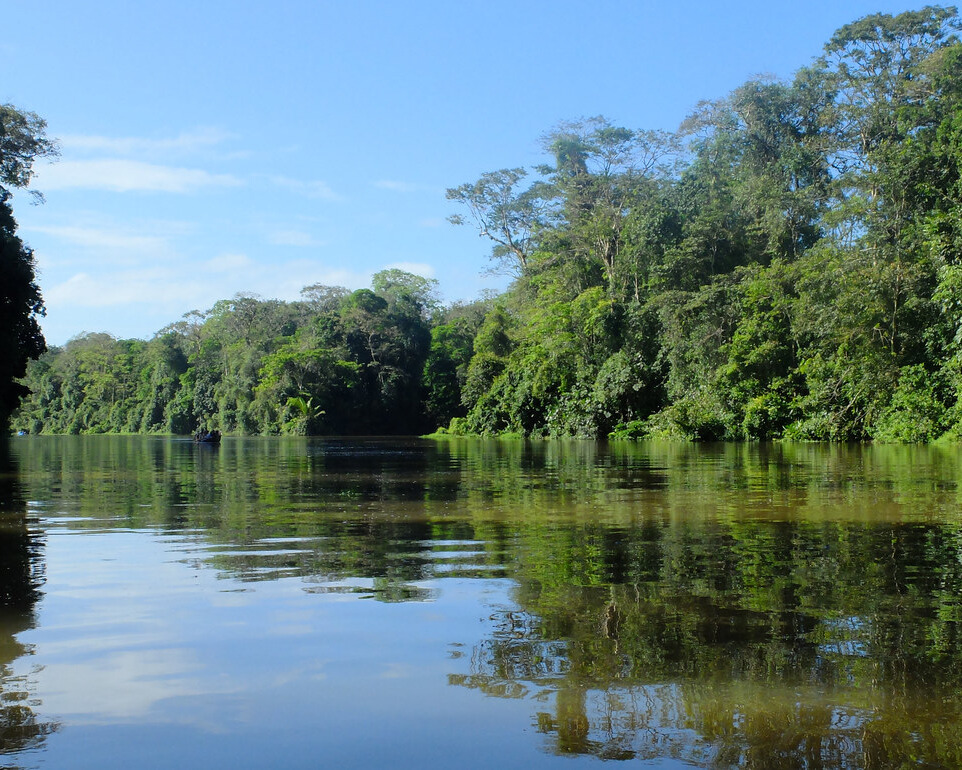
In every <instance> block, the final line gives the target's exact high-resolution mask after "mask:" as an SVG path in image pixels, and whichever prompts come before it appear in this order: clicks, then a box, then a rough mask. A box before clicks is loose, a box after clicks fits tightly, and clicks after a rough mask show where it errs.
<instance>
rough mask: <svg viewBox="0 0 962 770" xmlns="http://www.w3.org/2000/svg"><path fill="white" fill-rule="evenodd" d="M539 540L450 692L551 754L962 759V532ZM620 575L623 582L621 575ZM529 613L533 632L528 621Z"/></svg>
mask: <svg viewBox="0 0 962 770" xmlns="http://www.w3.org/2000/svg"><path fill="white" fill-rule="evenodd" d="M611 538H612V532H611V531H610V530H608V529H605V528H600V527H590V526H588V527H584V528H581V529H577V528H572V529H569V530H566V531H563V532H562V531H558V530H557V529H556V528H551V527H544V528H537V527H535V528H532V529H531V530H529V531H525V532H524V534H523V539H524V545H523V552H524V559H519V561H518V562H517V569H516V571H515V572H514V575H515V577H516V579H517V589H516V591H515V599H516V601H517V607H516V608H513V609H509V610H505V611H504V616H503V617H501V616H498V617H495V618H493V620H492V628H491V632H490V634H489V637H488V638H487V639H486V640H485V641H484V642H483V643H482V644H480V645H479V646H478V647H477V648H476V649H475V650H474V651H473V654H472V656H471V659H470V662H471V670H470V673H469V674H464V675H453V676H452V677H451V679H450V681H451V683H452V684H455V685H458V686H463V687H468V688H474V689H478V690H480V691H482V692H484V693H486V694H488V695H494V696H499V697H527V698H531V699H532V700H534V701H536V702H537V701H540V702H542V703H543V705H539V706H537V707H536V709H537V724H538V727H539V729H540V730H541V731H542V732H543V733H544V734H545V735H546V736H547V738H548V741H549V744H548V745H549V748H550V749H551V750H552V751H556V752H559V753H584V754H593V755H597V756H600V757H605V758H629V757H636V758H656V757H675V758H677V759H679V760H684V761H686V762H693V763H696V764H707V765H718V766H729V765H740V766H746V767H765V768H769V767H893V766H900V765H902V764H903V763H904V764H917V765H921V766H932V767H952V766H960V765H962V697H960V686H962V665H960V664H962V646H960V641H962V640H960V639H959V636H958V628H957V617H958V606H959V601H960V599H959V597H960V596H962V593H960V591H959V589H960V587H962V586H960V567H959V555H960V553H962V551H960V548H959V542H960V541H959V528H958V527H957V526H956V527H955V528H950V527H946V526H936V525H923V524H907V525H902V524H885V523H883V524H876V525H869V524H859V525H841V524H827V523H820V524H814V525H813V524H806V523H802V522H795V523H790V522H777V523H775V524H770V523H766V522H755V523H751V522H747V523H746V522H742V523H740V524H738V525H737V526H735V525H721V524H719V525H717V526H715V525H712V526H705V527H703V528H701V529H700V530H699V528H698V527H696V526H691V527H687V528H685V527H662V528H658V527H649V528H647V529H646V528H638V529H636V530H624V531H621V532H619V533H618V534H617V537H616V538H615V540H616V541H617V548H615V549H610V548H607V547H606V543H611ZM615 575H617V576H618V581H617V582H615V581H613V580H611V579H610V578H611V576H615ZM519 619H520V620H519Z"/></svg>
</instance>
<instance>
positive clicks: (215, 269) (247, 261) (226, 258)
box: [201, 254, 254, 273]
mask: <svg viewBox="0 0 962 770" xmlns="http://www.w3.org/2000/svg"><path fill="white" fill-rule="evenodd" d="M253 264H254V263H253V262H252V261H251V258H250V257H248V256H247V255H246V254H221V255H220V256H219V257H214V258H213V259H208V260H207V261H206V262H204V264H203V265H202V266H201V267H202V268H203V269H204V270H205V271H206V272H208V273H230V272H235V271H237V270H246V269H248V268H250V267H251V266H252V265H253Z"/></svg>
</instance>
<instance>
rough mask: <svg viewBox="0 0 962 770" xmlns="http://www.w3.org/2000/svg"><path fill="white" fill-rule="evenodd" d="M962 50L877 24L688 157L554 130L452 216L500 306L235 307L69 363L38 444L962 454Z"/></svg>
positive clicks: (35, 374) (52, 391)
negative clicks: (431, 434) (753, 445)
mask: <svg viewBox="0 0 962 770" xmlns="http://www.w3.org/2000/svg"><path fill="white" fill-rule="evenodd" d="M959 27H960V24H959V20H958V16H957V14H956V11H955V10H954V9H952V8H941V7H935V6H932V7H926V8H923V9H921V10H919V11H912V12H907V13H903V14H898V15H895V16H890V15H886V14H875V15H872V16H868V17H865V18H864V19H859V20H856V21H855V22H853V23H852V24H849V25H846V26H845V27H843V28H841V29H840V30H839V31H838V32H836V34H835V35H834V36H833V37H832V39H831V40H830V41H829V43H828V44H827V45H826V47H825V51H824V53H823V55H822V56H821V57H819V58H818V59H816V60H815V61H814V62H813V63H812V65H811V66H809V67H806V68H804V69H802V70H800V71H799V72H798V73H797V74H796V76H795V78H794V79H793V80H792V81H791V82H774V81H770V80H766V79H753V80H751V81H749V82H747V83H745V84H744V85H742V86H740V87H738V88H736V89H735V90H734V91H733V92H732V93H731V94H729V95H728V96H726V97H723V98H721V99H716V100H713V101H706V102H702V103H700V104H699V105H697V106H696V108H695V109H694V110H693V112H692V114H691V115H690V117H689V118H688V119H686V120H685V121H684V123H683V124H682V126H681V127H680V129H679V131H678V132H676V133H674V134H668V133H664V132H657V131H647V130H641V129H634V128H628V127H623V126H617V125H614V124H612V123H610V122H609V121H607V120H606V119H604V118H603V117H593V118H587V119H582V120H579V121H575V122H567V123H562V124H560V125H558V126H556V127H555V128H554V129H552V130H551V131H549V132H548V133H547V134H546V135H545V136H544V137H543V149H544V151H545V153H546V155H547V162H545V163H543V164H540V165H538V166H535V167H534V168H531V169H523V168H506V169H502V170H500V171H494V172H490V173H486V174H482V175H481V176H480V178H479V179H478V180H477V181H476V182H474V183H468V184H464V185H461V186H460V187H456V188H452V189H451V190H449V191H448V198H449V199H450V200H452V201H453V202H455V203H456V204H458V205H460V206H461V207H462V209H463V210H464V211H465V212H466V213H465V216H464V217H462V216H460V215H455V216H453V217H451V220H452V221H453V222H454V223H455V224H464V223H465V221H470V222H473V223H474V224H475V225H476V226H477V228H478V231H479V233H480V235H481V236H483V237H485V238H487V239H488V240H490V242H491V243H492V245H493V248H492V257H493V258H494V259H495V260H497V261H499V262H502V263H505V262H506V263H507V265H508V266H509V267H510V269H511V272H512V273H513V274H514V276H515V278H514V281H513V283H512V284H511V286H510V288H509V289H508V291H507V292H506V293H505V294H504V295H502V296H501V297H499V298H498V299H497V300H496V301H487V302H479V303H475V304H473V305H454V306H451V307H449V308H444V307H442V306H441V305H440V303H439V301H438V299H437V288H436V283H435V282H434V281H433V280H430V279H426V278H422V277H420V276H415V275H412V274H410V273H406V272H404V271H401V270H396V269H391V270H384V271H381V272H380V273H377V274H376V275H375V276H373V278H372V287H371V289H361V290H358V291H355V292H349V291H348V290H346V289H343V288H340V287H327V286H321V285H314V286H309V287H306V288H305V289H304V291H303V292H302V297H303V301H302V302H297V303H280V302H274V301H265V300H262V299H260V298H257V297H251V296H243V295H239V296H236V297H234V298H233V299H231V300H224V301H222V302H219V303H217V304H216V305H215V306H214V307H213V308H211V309H210V310H209V311H208V312H207V313H204V314H200V313H195V314H189V316H188V317H185V318H184V319H183V320H182V321H181V322H179V323H178V324H174V325H172V326H171V327H169V328H168V329H167V330H164V332H163V333H162V334H161V335H158V338H157V339H155V340H152V341H150V342H149V343H146V345H139V346H138V345H136V344H133V343H130V342H123V341H111V340H105V339H102V338H96V339H94V338H93V337H90V338H85V339H82V340H75V341H72V342H71V343H70V344H68V346H67V347H66V348H65V349H64V350H62V351H52V352H51V353H50V354H48V356H47V357H46V358H44V359H43V360H41V361H40V362H38V363H37V365H36V366H34V367H33V368H31V370H30V371H29V372H28V374H27V378H26V380H25V383H26V385H27V386H28V387H30V388H31V389H33V390H34V394H33V396H32V397H31V399H30V401H29V402H27V403H25V404H24V407H23V408H22V409H21V411H20V414H19V415H18V417H17V426H20V427H22V428H23V429H29V430H32V431H35V430H44V431H65V432H69V431H74V432H80V431H103V430H115V431H162V430H170V431H184V430H193V429H195V428H196V427H198V426H203V427H208V428H218V429H220V430H222V431H225V432H231V431H233V432H241V433H244V432H259V433H337V432H351V433H423V432H425V431H426V430H430V429H432V428H436V427H438V426H444V425H448V426H449V427H448V430H449V431H450V432H452V433H456V434H487V435H490V434H499V435H506V434H512V435H522V436H577V437H592V438H599V437H604V436H612V437H616V438H628V437H633V438H640V437H670V438H683V439H687V440H717V439H742V440H751V441H763V440H771V439H805V440H831V441H865V440H869V439H876V440H879V441H900V442H917V441H931V440H934V439H937V438H939V437H940V436H946V437H948V438H955V437H958V436H960V435H962V427H960V426H962V225H960V224H959V223H960V222H962V149H960V148H962V117H960V116H962V44H960V43H959V42H958V40H957V38H956V37H955V32H956V30H957V29H959ZM14 171H15V169H14ZM14 177H16V174H15V173H14ZM35 299H36V301H39V295H37V297H36V298H35ZM33 307H34V310H35V311H36V310H38V309H39V305H34V306H33ZM37 350H39V349H37Z"/></svg>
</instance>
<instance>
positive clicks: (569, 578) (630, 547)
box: [22, 437, 962, 767]
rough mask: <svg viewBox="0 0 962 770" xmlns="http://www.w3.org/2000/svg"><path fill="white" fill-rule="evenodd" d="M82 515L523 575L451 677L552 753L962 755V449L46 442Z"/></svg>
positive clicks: (878, 758) (375, 575)
mask: <svg viewBox="0 0 962 770" xmlns="http://www.w3.org/2000/svg"><path fill="white" fill-rule="evenodd" d="M22 446H24V447H25V449H24V450H23V451H24V454H25V455H27V456H28V459H27V460H25V464H26V465H28V466H29V467H28V471H27V475H28V476H29V483H30V485H31V490H32V491H33V493H35V494H36V495H37V496H38V497H39V498H41V499H53V498H56V499H59V500H62V501H65V505H66V504H67V503H68V502H69V505H70V506H72V507H71V508H69V510H66V512H67V513H70V514H71V515H72V516H76V517H77V521H75V522H73V523H72V524H71V526H77V527H83V526H90V527H101V526H103V525H104V518H105V517H106V518H110V519H111V523H112V524H116V523H118V522H119V523H122V524H123V525H125V526H134V527H159V528H163V529H164V530H167V531H179V532H183V533H184V536H185V537H195V538H197V539H198V540H200V541H202V544H203V548H202V549H199V552H201V553H202V558H203V559H204V561H205V563H207V564H209V565H210V566H212V567H214V568H216V569H218V570H221V571H223V572H224V573H226V574H228V575H230V576H232V577H234V578H236V579H241V580H252V581H253V580H269V579H277V578H283V577H296V578H299V579H301V580H302V581H303V582H304V588H305V590H307V591H310V592H318V593H326V592H335V591H351V592H358V593H362V594H365V595H371V596H374V597H375V598H379V599H382V600H384V601H412V600H423V599H428V598H430V597H431V596H432V595H433V593H432V591H433V590H435V589H434V586H436V585H437V584H436V583H432V584H431V585H425V583H426V582H428V581H434V580H437V579H439V578H444V577H446V576H462V577H463V576H467V577H488V576H496V577H510V578H512V579H513V581H514V582H515V585H516V588H515V592H514V597H513V598H514V601H515V604H514V606H512V607H508V608H503V610H502V611H499V612H497V613H495V614H494V615H493V616H492V618H491V620H490V623H491V629H490V633H489V634H488V637H487V638H486V639H485V641H484V642H483V643H482V644H480V645H478V646H476V647H475V648H474V649H473V650H472V653H471V656H470V658H469V659H468V661H469V670H468V671H467V672H466V673H465V672H461V673H458V674H452V676H451V683H452V684H454V685H457V686H463V687H467V688H472V689H477V690H479V691H481V692H484V693H486V694H489V695H492V696H498V697H515V698H527V699H530V700H531V701H532V703H533V718H535V719H536V722H537V725H538V727H539V729H540V730H541V731H542V732H543V734H544V736H545V740H546V742H547V746H548V747H549V749H550V750H552V751H557V752H560V753H582V754H593V755H596V756H600V757H606V758H627V757H640V758H654V757H677V758H679V759H681V760H684V761H688V762H693V763H696V764H715V765H719V766H725V765H732V764H740V765H744V766H748V767H780V766H781V767H819V766H822V767H838V766H866V767H888V766H898V765H899V764H903V763H904V764H909V763H917V764H921V765H922V766H925V765H926V763H927V764H928V765H929V766H962V749H960V748H959V747H960V746H962V727H960V725H962V695H960V690H962V640H960V638H959V632H958V623H959V621H960V620H962V603H960V597H962V527H960V525H959V523H958V521H957V511H958V503H959V488H958V483H957V481H956V479H958V478H959V472H958V471H959V467H958V466H959V454H958V453H957V452H955V451H948V450H941V449H938V448H932V447H927V448H912V447H870V448H864V447H838V446H833V447H822V446H809V445H798V446H795V445H780V446H764V445H747V446H746V445H740V446H736V445H724V446H714V447H693V446H688V445H649V446H634V445H624V446H620V445H612V446H608V447H605V446H604V445H599V444H595V443H592V442H567V443H566V442H544V443H531V442H485V441H470V440H465V441H460V440H458V441H452V442H447V443H441V444H434V443H430V442H419V441H407V442H401V443H391V444H385V443H380V442H378V441H375V440H365V441H361V442H351V441H337V440H324V441H309V440H296V439H295V440H282V441H277V440H266V441H259V440H256V439H250V440H243V441H236V442H235V441H233V440H227V441H225V443H224V445H223V446H221V447H220V448H219V449H211V448H208V447H196V446H193V445H191V444H190V443H188V442H177V441H164V440H161V439H142V438H136V437H131V438H129V439H127V438H110V437H106V438H105V437H83V438H77V437H64V438H63V439H58V438H53V437H51V438H49V439H47V438H44V437H40V438H31V439H30V440H29V443H25V444H23V445H22Z"/></svg>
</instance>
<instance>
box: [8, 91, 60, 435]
mask: <svg viewBox="0 0 962 770" xmlns="http://www.w3.org/2000/svg"><path fill="white" fill-rule="evenodd" d="M45 130H46V124H45V123H44V121H43V120H42V119H41V118H39V117H37V116H36V115H34V114H33V113H31V112H23V111H20V110H18V109H17V108H15V107H13V106H12V105H9V104H3V105H0V432H6V430H7V426H8V424H9V419H10V414H11V412H12V411H13V410H14V409H15V408H16V407H17V405H18V404H19V403H20V400H21V399H22V398H23V397H24V396H25V395H26V394H27V392H28V391H27V388H26V387H24V385H23V384H21V383H20V382H18V381H17V380H18V378H21V377H23V376H24V374H25V373H26V367H27V362H28V361H29V360H30V359H33V358H36V357H37V356H39V355H40V354H41V353H43V351H44V350H45V344H44V339H43V335H42V334H41V331H40V325H39V322H38V318H39V317H41V316H43V314H44V306H43V299H42V297H41V295H40V288H39V287H38V286H37V282H36V275H35V263H34V258H33V252H32V251H31V250H30V249H29V248H28V247H27V246H26V245H25V244H24V243H23V241H22V240H20V238H19V237H18V236H17V222H16V220H15V219H14V218H13V209H12V207H11V204H10V199H11V197H12V193H11V188H23V187H26V186H27V185H28V184H29V183H30V179H31V177H32V176H33V163H34V161H35V160H37V159H38V158H41V157H44V156H51V155H55V154H56V145H55V144H54V143H53V142H52V141H51V140H49V139H47V137H46V134H45ZM33 194H34V196H35V197H36V198H38V199H40V195H39V193H36V192H34V193H33Z"/></svg>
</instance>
